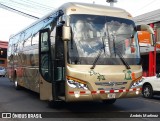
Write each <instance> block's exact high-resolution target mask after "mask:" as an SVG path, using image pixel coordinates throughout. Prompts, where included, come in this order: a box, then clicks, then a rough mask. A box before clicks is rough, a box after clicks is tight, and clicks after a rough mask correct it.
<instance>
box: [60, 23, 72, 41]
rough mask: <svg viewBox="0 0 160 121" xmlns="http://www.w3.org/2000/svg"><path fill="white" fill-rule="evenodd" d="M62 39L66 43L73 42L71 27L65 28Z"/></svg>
mask: <svg viewBox="0 0 160 121" xmlns="http://www.w3.org/2000/svg"><path fill="white" fill-rule="evenodd" d="M62 38H63V40H64V41H69V40H71V28H70V26H65V25H64V26H63V31H62Z"/></svg>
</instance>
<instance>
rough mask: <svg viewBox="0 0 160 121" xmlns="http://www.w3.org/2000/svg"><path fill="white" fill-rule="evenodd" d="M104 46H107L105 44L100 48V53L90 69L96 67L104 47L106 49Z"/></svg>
mask: <svg viewBox="0 0 160 121" xmlns="http://www.w3.org/2000/svg"><path fill="white" fill-rule="evenodd" d="M104 48H105V46H103V47H102V48H101V49H100V50H99V53H98V55H97V57H96V59H95V60H94V62H93V64H92V67H91V68H90V69H94V68H95V66H96V63H97V61H98V59H99V57H100V56H101V53H102V49H104Z"/></svg>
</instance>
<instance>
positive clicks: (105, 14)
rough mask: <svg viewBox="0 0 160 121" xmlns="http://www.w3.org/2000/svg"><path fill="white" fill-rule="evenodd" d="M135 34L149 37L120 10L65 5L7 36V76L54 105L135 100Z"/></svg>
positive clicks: (137, 68) (137, 59)
mask: <svg viewBox="0 0 160 121" xmlns="http://www.w3.org/2000/svg"><path fill="white" fill-rule="evenodd" d="M137 30H139V31H141V30H142V31H148V32H150V33H153V30H152V29H151V28H150V27H149V26H148V25H140V26H136V25H135V23H134V22H133V21H132V17H131V15H130V14H129V13H128V12H126V11H125V10H123V9H119V8H114V7H109V6H103V5H96V4H87V3H76V2H75V3H74V2H73V3H72V2H71V3H65V4H64V5H62V6H60V7H59V8H58V9H56V10H54V11H53V12H51V13H49V14H48V15H46V16H44V17H43V18H41V19H39V20H38V21H37V22H35V23H33V24H31V25H30V26H29V27H27V28H25V29H24V30H22V31H20V32H19V33H17V34H15V35H14V36H12V37H11V38H10V40H9V47H8V57H7V59H8V70H7V72H8V78H9V79H10V80H12V81H13V82H14V84H15V88H16V89H19V88H21V87H25V88H27V89H30V90H32V91H34V92H37V93H39V95H40V99H41V100H48V101H49V104H52V106H57V105H58V104H59V103H60V102H62V101H65V102H78V101H101V102H104V103H110V104H112V103H114V102H115V101H116V99H119V98H128V97H135V96H139V95H140V94H141V85H140V80H141V77H142V67H141V63H140V51H139V44H138V37H137Z"/></svg>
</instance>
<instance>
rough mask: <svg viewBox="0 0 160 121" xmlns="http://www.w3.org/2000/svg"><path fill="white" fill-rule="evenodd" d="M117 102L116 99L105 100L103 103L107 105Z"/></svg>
mask: <svg viewBox="0 0 160 121" xmlns="http://www.w3.org/2000/svg"><path fill="white" fill-rule="evenodd" d="M115 102H116V99H110V100H103V103H105V104H113V103H115Z"/></svg>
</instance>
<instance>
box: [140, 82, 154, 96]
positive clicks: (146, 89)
mask: <svg viewBox="0 0 160 121" xmlns="http://www.w3.org/2000/svg"><path fill="white" fill-rule="evenodd" d="M142 94H143V97H144V98H152V97H153V89H152V86H151V85H149V84H147V85H144V86H143V88H142Z"/></svg>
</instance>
